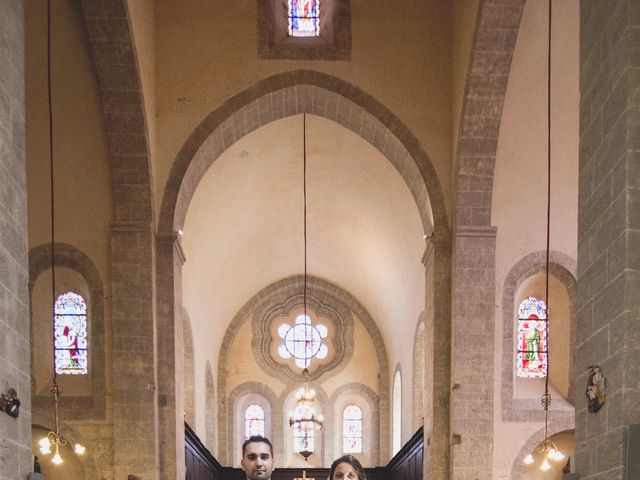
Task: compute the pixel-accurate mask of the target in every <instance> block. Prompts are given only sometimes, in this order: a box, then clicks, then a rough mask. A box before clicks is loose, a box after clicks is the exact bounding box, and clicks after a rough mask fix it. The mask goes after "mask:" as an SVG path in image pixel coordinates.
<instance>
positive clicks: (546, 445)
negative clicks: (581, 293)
mask: <svg viewBox="0 0 640 480" xmlns="http://www.w3.org/2000/svg"><path fill="white" fill-rule="evenodd" d="M552 1H553V0H549V16H548V20H549V24H548V32H547V234H546V240H547V245H546V261H545V305H546V309H547V311H546V318H547V374H546V375H545V378H544V394H543V395H542V399H541V402H542V407H543V408H544V440H543V441H542V443H540V444H539V445H538V446H537V447H535V448H534V449H532V450H531V451H530V452H529V454H528V455H527V456H526V457H525V458H524V460H523V463H524V464H525V465H531V464H533V463H534V462H535V458H534V456H533V453H534V452H535V453H537V454H538V455H539V456H540V457H541V458H542V459H543V460H542V463H541V464H540V470H542V471H547V470H549V469H550V468H551V464H550V463H549V460H552V461H555V462H559V461H561V460H562V459H564V454H563V453H562V452H561V451H560V450H558V448H557V447H556V445H555V443H553V441H552V440H551V439H550V438H549V407H550V406H551V394H550V393H549V373H550V371H551V355H550V348H549V330H548V329H549V250H550V231H551V228H550V217H551V10H552Z"/></svg>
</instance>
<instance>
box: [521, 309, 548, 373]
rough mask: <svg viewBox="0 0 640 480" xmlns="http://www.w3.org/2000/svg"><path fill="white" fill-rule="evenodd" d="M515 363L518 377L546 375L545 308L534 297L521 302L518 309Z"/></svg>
mask: <svg viewBox="0 0 640 480" xmlns="http://www.w3.org/2000/svg"><path fill="white" fill-rule="evenodd" d="M517 362H518V376H519V377H529V378H543V377H545V376H546V375H547V306H546V304H545V303H544V300H538V299H537V298H536V297H529V298H527V299H525V300H523V301H522V302H521V303H520V308H519V309H518V356H517Z"/></svg>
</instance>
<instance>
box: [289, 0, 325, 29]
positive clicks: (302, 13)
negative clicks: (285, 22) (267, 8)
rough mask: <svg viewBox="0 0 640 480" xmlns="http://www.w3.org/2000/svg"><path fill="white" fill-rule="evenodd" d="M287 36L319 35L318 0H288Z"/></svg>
mask: <svg viewBox="0 0 640 480" xmlns="http://www.w3.org/2000/svg"><path fill="white" fill-rule="evenodd" d="M288 12H289V13H288V16H289V36H290V37H316V36H318V35H320V0H289V10H288Z"/></svg>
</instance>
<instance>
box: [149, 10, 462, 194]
mask: <svg viewBox="0 0 640 480" xmlns="http://www.w3.org/2000/svg"><path fill="white" fill-rule="evenodd" d="M352 17H353V21H352V44H353V48H352V59H351V61H332V62H329V61H295V62H294V61H287V60H258V59H257V55H256V3H255V2H231V1H229V0H225V1H218V2H210V1H207V0H188V1H183V2H173V1H169V0H162V1H159V2H157V3H156V25H155V31H156V42H155V43H156V71H157V80H156V86H157V105H156V106H157V119H158V123H157V129H158V130H157V132H158V135H157V139H158V145H157V148H158V156H157V159H155V162H156V165H155V167H154V171H155V173H156V178H155V182H156V186H157V192H158V195H157V197H156V204H157V205H158V204H159V202H160V200H161V192H162V190H163V188H164V185H165V183H166V179H167V175H168V172H169V170H170V167H171V164H172V163H173V161H174V159H175V157H176V154H177V152H178V150H179V149H180V148H181V146H182V145H183V144H184V142H185V140H186V139H187V137H188V136H189V134H190V133H191V132H192V131H193V130H194V128H195V127H196V126H197V125H198V124H199V122H200V121H202V119H203V118H205V116H206V115H207V114H208V113H209V112H211V111H212V110H214V109H215V108H217V107H219V106H220V105H221V104H222V103H223V102H224V101H225V100H226V99H228V98H229V97H231V96H233V95H235V94H236V93H238V92H240V91H241V90H243V89H244V88H246V87H248V86H250V85H252V84H254V83H255V82H256V81H258V80H260V79H263V78H265V77H268V76H270V75H273V74H275V73H279V72H284V71H288V70H292V69H300V68H304V69H312V70H318V71H322V72H325V73H328V74H332V75H335V76H337V77H339V78H341V79H343V80H345V81H347V82H349V83H352V84H354V85H356V86H358V87H360V88H362V89H363V90H365V91H366V92H367V93H369V94H370V95H372V96H373V97H374V98H376V99H377V100H378V101H380V102H381V103H383V104H384V105H385V106H386V107H388V108H389V109H390V110H391V111H392V112H394V113H395V114H396V115H397V116H398V117H399V118H400V120H401V121H402V122H404V123H405V124H406V125H407V126H408V127H409V129H411V130H412V131H413V132H414V133H415V134H416V136H417V137H418V139H419V140H420V142H421V143H422V145H423V147H424V148H425V150H426V152H427V154H428V155H429V156H430V158H431V160H432V161H433V162H434V164H435V166H436V170H437V171H438V176H439V177H440V181H441V182H442V184H443V188H444V193H445V197H446V198H448V193H449V191H450V187H449V180H448V179H449V177H450V163H451V162H450V143H451V137H450V132H451V115H450V76H449V48H450V45H449V43H450V42H449V40H450V35H449V4H448V2H440V1H437V0H428V1H426V2H423V1H417V0H411V1H406V2H403V6H402V8H398V6H397V5H396V4H394V3H393V2H385V1H379V0H378V1H375V2H373V3H371V2H367V3H365V2H361V1H358V0H354V1H353V2H352ZM407 45H410V46H411V48H407Z"/></svg>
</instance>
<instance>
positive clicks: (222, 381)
mask: <svg viewBox="0 0 640 480" xmlns="http://www.w3.org/2000/svg"><path fill="white" fill-rule="evenodd" d="M303 280H304V277H303V276H301V275H296V276H293V277H289V278H285V279H283V280H280V281H278V282H275V283H273V284H271V285H269V286H268V287H266V288H265V289H263V290H262V291H260V292H258V293H257V294H256V295H254V296H253V297H252V298H251V299H250V300H249V301H248V302H247V303H246V304H245V305H244V306H243V307H242V308H241V309H240V310H239V311H238V313H237V314H236V315H235V316H234V318H233V320H232V321H231V323H230V324H229V326H228V327H227V330H226V331H225V334H224V337H223V339H222V346H221V349H220V357H219V362H218V388H217V398H218V399H219V400H218V415H217V418H218V439H219V442H218V447H219V448H220V449H221V451H220V457H221V458H225V457H226V458H228V459H229V461H232V459H231V458H229V452H230V451H231V450H229V449H228V448H229V442H232V439H231V438H230V436H231V435H232V432H233V430H229V429H228V426H227V422H228V414H229V412H228V403H227V400H226V399H227V398H228V397H227V396H228V393H227V371H228V363H229V362H230V361H231V360H230V358H229V350H230V348H231V345H232V343H233V339H234V338H235V336H236V334H237V332H238V330H239V328H240V327H241V326H242V324H243V323H244V322H245V321H247V320H248V319H249V318H250V316H251V314H252V312H253V310H254V308H255V307H256V305H258V303H259V302H261V301H262V299H263V298H265V297H267V296H268V295H269V291H271V290H273V291H281V289H282V288H283V287H284V286H287V285H289V286H293V287H292V288H294V291H295V288H297V287H295V286H296V285H300V283H301V282H302V281H303ZM308 282H309V283H311V284H314V283H315V284H318V285H322V289H323V290H325V291H326V292H328V293H330V294H331V295H332V296H333V297H336V298H338V299H339V300H340V301H341V302H342V303H343V304H345V305H346V306H347V307H348V308H349V309H350V311H351V312H353V313H354V314H355V315H356V316H357V317H358V318H359V319H360V321H361V322H362V323H363V325H364V327H365V328H366V329H367V331H368V332H369V335H370V336H371V340H372V341H373V344H374V348H375V350H376V353H377V356H378V357H377V361H378V365H379V369H380V377H379V379H380V380H379V382H380V383H379V391H380V400H379V403H380V409H379V413H380V416H379V423H380V431H379V433H380V440H379V444H380V445H387V442H388V438H389V437H388V434H389V431H388V428H387V427H388V425H389V420H388V416H389V411H388V408H389V367H388V360H387V354H386V348H385V345H384V340H383V338H382V334H381V333H380V331H379V330H378V327H377V325H376V324H375V322H374V320H373V319H372V318H371V316H370V315H369V313H368V312H367V310H366V309H365V308H364V307H363V306H362V305H361V304H360V302H358V300H357V299H355V298H354V297H353V296H352V295H351V294H349V293H348V292H346V291H345V290H343V289H341V288H340V287H338V286H336V285H333V284H331V283H329V282H327V281H326V280H321V279H319V278H316V277H308ZM261 358H262V357H261V356H257V357H256V361H257V362H258V363H259V364H260V363H261ZM286 383H291V381H290V380H287V382H286ZM275 422H276V419H275V417H274V425H275V424H276V423H275ZM223 448H225V449H226V451H222V449H223Z"/></svg>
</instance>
